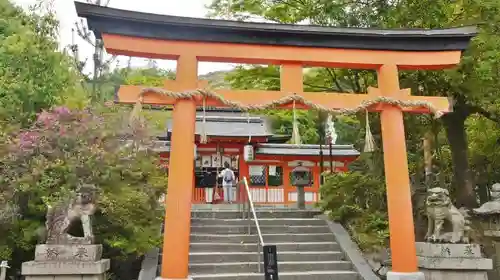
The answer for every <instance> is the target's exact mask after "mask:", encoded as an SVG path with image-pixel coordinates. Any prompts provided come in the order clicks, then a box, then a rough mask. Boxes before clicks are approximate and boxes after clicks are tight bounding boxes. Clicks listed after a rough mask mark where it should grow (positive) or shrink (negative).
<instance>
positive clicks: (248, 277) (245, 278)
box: [192, 270, 360, 280]
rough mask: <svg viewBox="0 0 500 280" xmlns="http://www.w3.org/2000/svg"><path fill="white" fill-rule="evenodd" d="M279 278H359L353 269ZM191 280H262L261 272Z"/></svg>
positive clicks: (201, 276)
mask: <svg viewBox="0 0 500 280" xmlns="http://www.w3.org/2000/svg"><path fill="white" fill-rule="evenodd" d="M279 278H280V280H360V277H359V275H358V273H356V272H353V271H338V270H337V271H326V270H323V271H300V272H282V273H279ZM192 279H193V280H262V279H264V274H263V273H224V274H222V273H221V274H198V275H193V276H192Z"/></svg>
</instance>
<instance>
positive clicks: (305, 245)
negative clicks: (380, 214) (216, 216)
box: [190, 242, 340, 252]
mask: <svg viewBox="0 0 500 280" xmlns="http://www.w3.org/2000/svg"><path fill="white" fill-rule="evenodd" d="M268 244H269V243H268ZM273 245H276V246H277V247H278V248H277V249H278V252H280V251H340V246H339V245H338V244H337V243H336V242H289V243H273ZM257 250H258V246H257V243H211V242H207V243H198V242H197V243H191V248H190V251H191V252H257ZM259 250H262V249H259Z"/></svg>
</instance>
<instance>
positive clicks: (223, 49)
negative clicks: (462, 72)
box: [75, 2, 476, 280]
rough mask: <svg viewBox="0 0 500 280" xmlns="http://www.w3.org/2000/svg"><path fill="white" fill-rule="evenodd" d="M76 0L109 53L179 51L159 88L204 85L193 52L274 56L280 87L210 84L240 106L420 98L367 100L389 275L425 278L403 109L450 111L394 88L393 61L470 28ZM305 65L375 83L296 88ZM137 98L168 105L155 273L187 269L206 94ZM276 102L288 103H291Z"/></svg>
mask: <svg viewBox="0 0 500 280" xmlns="http://www.w3.org/2000/svg"><path fill="white" fill-rule="evenodd" d="M75 4H76V8H77V11H78V15H79V16H81V17H85V18H87V20H88V23H89V26H90V28H91V29H92V30H93V31H94V33H95V35H96V36H97V37H98V38H102V39H103V41H104V46H105V48H106V50H107V51H108V53H111V54H116V55H127V56H138V57H147V58H158V59H174V60H177V77H176V80H175V81H166V83H165V89H166V90H171V91H192V90H195V89H198V88H200V87H204V85H203V83H201V82H200V81H199V80H198V62H200V61H212V62H231V63H250V64H276V65H280V66H281V69H282V71H281V91H257V90H247V91H233V90H220V91H217V94H219V96H220V97H223V98H224V99H225V100H230V101H233V102H238V103H239V104H241V105H243V106H249V105H258V104H263V103H270V102H273V101H275V100H280V99H282V98H283V97H286V96H289V95H290V94H292V93H294V94H296V95H300V96H301V97H303V98H304V99H305V100H306V101H308V102H310V103H308V104H316V105H318V106H321V107H322V108H326V109H354V108H357V107H359V106H360V104H363V103H366V102H367V101H370V100H375V99H377V98H380V97H383V98H388V99H391V100H396V101H399V102H402V103H405V102H406V103H407V104H409V103H411V102H415V101H423V102H425V104H426V106H420V105H419V106H397V105H391V104H387V103H379V104H376V105H373V106H370V107H369V108H368V109H369V110H371V111H377V112H380V113H381V125H382V140H383V150H384V165H385V176H386V184H387V201H388V208H389V209H388V211H389V223H390V233H391V234H390V242H391V253H392V264H393V271H392V272H390V273H389V274H388V279H412V280H414V279H423V274H421V273H419V272H418V268H417V257H416V250H415V246H414V245H412V244H414V242H415V236H414V225H413V216H412V205H411V194H410V186H409V174H408V163H407V152H406V141H405V134H404V124H403V112H415V113H428V112H429V110H430V109H431V108H433V109H434V110H435V111H439V112H441V113H447V112H450V110H451V104H450V101H449V100H448V99H447V98H442V97H424V96H411V95H410V91H409V90H407V89H406V90H405V89H400V88H399V78H398V70H400V69H443V68H448V67H453V66H455V65H456V64H458V63H459V62H460V57H461V53H462V51H463V50H465V49H466V48H467V46H468V44H469V41H470V40H471V38H472V37H474V36H475V34H476V30H475V28H473V27H464V28H454V29H444V30H373V29H351V28H330V27H318V26H294V25H279V24H263V23H243V22H233V21H220V20H207V19H193V18H182V17H172V16H162V15H155V14H144V13H138V12H131V11H123V10H117V9H111V8H105V7H99V6H94V5H89V4H83V3H78V2H76V3H75ZM304 66H322V67H338V68H357V69H360V68H361V69H375V70H376V71H377V73H378V88H373V89H370V91H369V93H368V94H345V93H317V92H315V93H309V92H303V74H302V69H303V67H304ZM143 91H144V90H143V89H142V88H141V87H137V86H122V87H121V88H120V90H119V92H118V102H120V103H136V102H137V100H138V98H139V95H140V94H141V93H144V92H143ZM142 98H143V100H142V102H143V103H144V104H156V105H174V110H173V115H172V118H173V135H172V141H171V155H170V172H169V174H170V177H169V181H168V195H167V199H166V218H165V234H164V243H163V263H162V278H164V279H187V278H188V259H189V237H190V218H191V217H190V214H191V194H192V189H193V188H192V186H193V185H194V177H193V170H194V154H193V145H194V140H195V139H194V132H195V131H194V128H195V117H196V107H197V106H201V105H202V102H203V100H202V98H192V99H174V98H171V97H169V96H165V95H160V94H158V93H154V92H152V91H151V92H149V93H148V92H145V94H144V96H143V97H142ZM305 103H307V102H305ZM205 105H207V106H227V104H226V103H224V102H221V100H220V99H216V98H208V99H206V100H205ZM299 105H300V104H297V107H298V108H308V107H310V106H308V105H304V104H302V105H300V106H299ZM277 107H279V108H290V104H289V103H284V104H279V106H277Z"/></svg>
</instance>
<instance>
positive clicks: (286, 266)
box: [189, 209, 361, 280]
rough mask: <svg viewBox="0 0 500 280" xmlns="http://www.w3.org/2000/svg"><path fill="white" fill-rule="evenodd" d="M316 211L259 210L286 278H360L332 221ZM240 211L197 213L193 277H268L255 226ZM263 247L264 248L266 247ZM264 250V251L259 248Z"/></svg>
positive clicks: (220, 279)
mask: <svg viewBox="0 0 500 280" xmlns="http://www.w3.org/2000/svg"><path fill="white" fill-rule="evenodd" d="M317 214H318V212H315V211H299V210H265V209H260V210H258V211H257V216H258V219H259V222H260V227H261V230H262V234H263V239H264V242H265V243H266V244H269V245H277V248H278V270H279V277H280V279H281V280H327V279H332V280H360V279H361V277H360V276H359V275H358V273H357V272H355V270H354V269H353V265H352V264H351V263H350V262H349V261H346V258H345V255H344V253H343V252H342V250H341V248H340V246H339V245H338V244H337V243H336V241H335V238H334V236H333V234H332V233H331V231H330V228H329V227H328V225H327V223H326V221H324V220H321V219H315V218H314V216H315V215H317ZM247 230H248V224H247V221H245V220H242V219H241V213H239V212H236V211H213V210H212V211H210V210H201V211H199V210H198V211H196V210H195V211H193V212H192V223H191V250H190V264H189V271H190V275H191V277H192V279H193V280H216V279H217V280H236V279H240V280H254V279H255V280H257V279H259V280H262V279H264V277H263V273H259V272H258V255H257V240H258V236H257V235H256V234H255V233H256V230H255V224H254V223H253V221H252V223H251V230H252V233H254V234H252V235H247ZM261 250H262V249H261ZM259 253H260V252H259Z"/></svg>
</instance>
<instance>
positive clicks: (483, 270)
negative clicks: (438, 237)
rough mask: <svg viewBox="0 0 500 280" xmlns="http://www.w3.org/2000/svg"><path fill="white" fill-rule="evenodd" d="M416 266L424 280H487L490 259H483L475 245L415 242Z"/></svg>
mask: <svg viewBox="0 0 500 280" xmlns="http://www.w3.org/2000/svg"><path fill="white" fill-rule="evenodd" d="M416 246H417V256H418V266H419V268H420V271H421V272H423V273H424V274H425V279H426V280H447V279H453V280H488V276H487V272H488V271H489V270H491V269H492V268H493V262H492V260H491V259H486V258H483V257H482V255H481V248H480V246H479V245H477V244H433V243H424V242H417V243H416Z"/></svg>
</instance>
